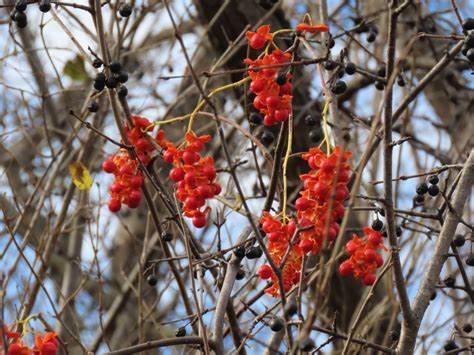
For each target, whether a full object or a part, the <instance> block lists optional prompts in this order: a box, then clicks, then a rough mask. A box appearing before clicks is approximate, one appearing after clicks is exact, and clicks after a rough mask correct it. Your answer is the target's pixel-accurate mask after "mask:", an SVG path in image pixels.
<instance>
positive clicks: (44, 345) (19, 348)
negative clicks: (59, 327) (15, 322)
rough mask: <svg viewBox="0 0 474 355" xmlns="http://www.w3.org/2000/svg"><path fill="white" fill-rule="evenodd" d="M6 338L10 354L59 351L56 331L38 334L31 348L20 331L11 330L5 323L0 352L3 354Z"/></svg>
mask: <svg viewBox="0 0 474 355" xmlns="http://www.w3.org/2000/svg"><path fill="white" fill-rule="evenodd" d="M4 339H6V340H7V342H8V352H7V353H8V355H55V354H57V353H58V348H59V341H58V339H57V334H56V333H54V332H48V333H46V334H45V335H44V336H43V335H41V334H38V335H36V337H35V344H34V345H33V347H31V348H30V347H29V346H28V345H27V344H25V343H24V342H23V341H22V340H21V334H20V333H18V332H12V331H10V330H9V329H8V327H7V326H6V325H5V324H3V326H2V329H0V350H1V351H0V354H3V348H4V347H5V344H3V341H4Z"/></svg>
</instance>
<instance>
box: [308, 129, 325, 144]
mask: <svg viewBox="0 0 474 355" xmlns="http://www.w3.org/2000/svg"><path fill="white" fill-rule="evenodd" d="M309 139H310V141H311V142H313V143H317V142H319V141H320V140H321V139H323V133H322V132H321V129H320V128H315V129H312V130H311V131H309Z"/></svg>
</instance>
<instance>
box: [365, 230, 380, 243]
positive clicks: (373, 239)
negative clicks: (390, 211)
mask: <svg viewBox="0 0 474 355" xmlns="http://www.w3.org/2000/svg"><path fill="white" fill-rule="evenodd" d="M367 241H368V242H369V244H371V245H373V246H378V245H379V244H381V243H382V242H383V239H382V233H380V232H372V233H370V234H369V236H368V238H367Z"/></svg>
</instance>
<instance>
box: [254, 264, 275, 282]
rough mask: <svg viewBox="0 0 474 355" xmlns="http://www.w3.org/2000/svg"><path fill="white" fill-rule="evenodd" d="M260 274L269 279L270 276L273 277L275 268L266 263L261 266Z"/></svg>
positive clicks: (264, 278)
mask: <svg viewBox="0 0 474 355" xmlns="http://www.w3.org/2000/svg"><path fill="white" fill-rule="evenodd" d="M257 274H258V276H260V278H261V279H263V280H267V279H269V278H270V277H272V274H273V270H272V268H271V267H270V265H268V264H264V265H262V266H260V268H259V269H258V271H257Z"/></svg>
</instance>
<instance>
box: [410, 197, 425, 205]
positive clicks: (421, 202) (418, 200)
mask: <svg viewBox="0 0 474 355" xmlns="http://www.w3.org/2000/svg"><path fill="white" fill-rule="evenodd" d="M413 200H414V201H415V203H416V204H418V205H422V204H423V203H424V202H425V197H424V196H423V195H416V196H415V197H414V198H413Z"/></svg>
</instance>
